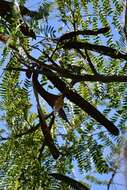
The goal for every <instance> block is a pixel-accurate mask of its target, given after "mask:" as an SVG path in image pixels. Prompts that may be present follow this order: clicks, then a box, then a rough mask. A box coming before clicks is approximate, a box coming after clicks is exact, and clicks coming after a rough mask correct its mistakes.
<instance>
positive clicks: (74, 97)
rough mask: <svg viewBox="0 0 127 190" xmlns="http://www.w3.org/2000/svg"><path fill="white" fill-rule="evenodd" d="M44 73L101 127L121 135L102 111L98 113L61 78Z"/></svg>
mask: <svg viewBox="0 0 127 190" xmlns="http://www.w3.org/2000/svg"><path fill="white" fill-rule="evenodd" d="M43 73H44V74H45V75H46V76H47V78H48V79H49V80H50V81H51V82H52V83H53V84H54V85H55V87H56V88H58V90H59V91H61V93H63V94H64V96H65V97H67V98H68V99H69V100H70V101H71V102H73V103H74V104H76V105H77V106H78V107H80V108H81V109H82V110H84V111H85V112H86V113H87V114H88V115H90V116H91V117H92V118H94V119H95V120H96V121H98V122H99V123H100V124H101V125H103V126H104V127H105V128H106V129H107V130H108V131H109V132H110V133H111V134H113V135H119V130H118V128H117V127H116V126H115V125H114V124H113V123H112V122H111V121H110V120H108V119H107V118H106V117H105V116H104V115H103V114H102V113H101V112H100V111H98V110H97V109H96V108H95V107H94V106H93V105H92V104H90V103H89V102H88V101H86V100H85V99H83V98H82V97H81V96H80V95H79V94H78V93H77V92H75V91H73V90H72V89H70V88H68V87H67V86H66V84H65V82H63V81H62V80H61V79H59V77H57V76H56V75H55V74H54V73H53V72H52V71H51V70H48V69H44V70H43Z"/></svg>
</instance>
